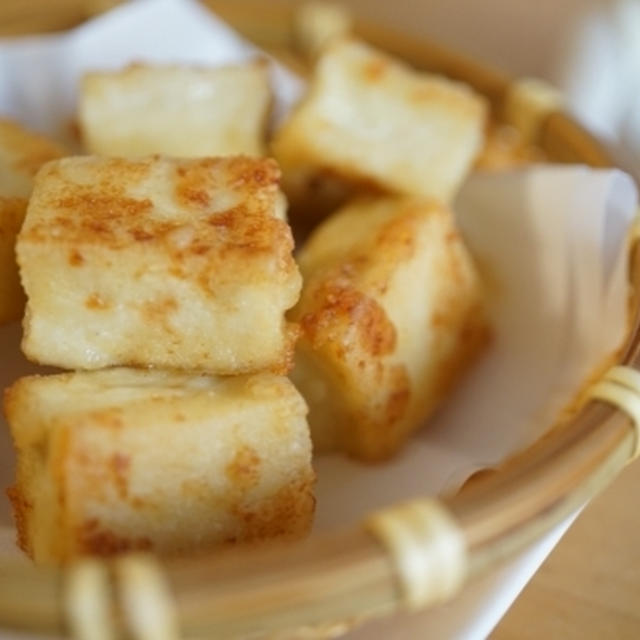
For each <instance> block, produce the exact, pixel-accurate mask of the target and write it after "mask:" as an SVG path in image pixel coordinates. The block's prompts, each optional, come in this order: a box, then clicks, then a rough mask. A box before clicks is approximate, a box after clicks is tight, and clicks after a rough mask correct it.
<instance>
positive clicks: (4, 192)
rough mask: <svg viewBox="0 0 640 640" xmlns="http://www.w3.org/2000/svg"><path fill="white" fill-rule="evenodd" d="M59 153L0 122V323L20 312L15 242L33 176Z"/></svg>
mask: <svg viewBox="0 0 640 640" xmlns="http://www.w3.org/2000/svg"><path fill="white" fill-rule="evenodd" d="M63 154H64V151H63V149H62V148H61V147H60V146H59V145H57V144H55V143H54V142H52V141H50V140H48V139H47V138H45V137H43V136H40V135H38V134H36V133H32V132H30V131H27V130H26V129H23V128H22V127H21V126H20V125H18V124H17V123H15V122H10V121H9V120H3V119H0V324H4V323H5V322H12V321H14V320H18V318H20V316H21V315H22V312H23V310H24V300H25V298H24V293H23V291H22V287H21V286H20V278H19V276H18V268H17V265H16V258H15V243H16V235H17V234H18V231H20V227H21V226H22V221H23V220H24V214H25V210H26V208H27V200H28V198H29V195H30V194H31V188H32V186H33V176H34V175H35V174H36V172H37V171H38V169H39V168H40V166H41V165H42V164H43V163H44V162H47V161H48V160H51V159H53V158H58V157H59V156H61V155H63Z"/></svg>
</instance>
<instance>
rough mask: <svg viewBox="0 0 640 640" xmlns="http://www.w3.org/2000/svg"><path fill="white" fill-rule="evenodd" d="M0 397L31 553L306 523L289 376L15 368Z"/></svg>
mask: <svg viewBox="0 0 640 640" xmlns="http://www.w3.org/2000/svg"><path fill="white" fill-rule="evenodd" d="M5 397H6V401H5V411H6V414H7V421H8V423H9V425H10V428H11V433H12V437H13V439H14V443H15V446H16V450H17V453H18V473H17V479H16V483H15V487H14V488H13V489H12V490H11V491H10V497H11V499H12V503H13V507H14V512H15V517H16V520H17V523H18V531H19V535H20V544H21V546H22V547H23V548H24V549H25V550H26V551H27V552H28V553H29V554H30V555H32V556H33V557H34V559H35V560H36V561H37V562H55V563H60V562H66V561H68V560H70V559H72V558H73V557H75V556H77V555H79V554H99V555H111V554H114V553H119V552H121V551H128V550H139V549H153V550H154V551H156V552H158V553H188V552H193V551H195V550H197V549H203V548H209V547H212V546H215V545H220V544H224V543H228V542H231V541H244V540H261V539H263V538H268V537H273V536H280V535H288V536H289V535H290V536H299V535H301V534H302V533H304V532H306V531H307V530H308V529H309V527H310V524H311V519H312V514H313V507H314V500H313V494H312V488H313V482H314V479H315V478H314V474H313V471H312V469H311V443H310V440H309V434H308V427H307V423H306V420H305V414H306V406H305V404H304V401H303V400H302V398H301V397H300V395H299V394H298V392H297V391H296V390H295V388H294V387H293V385H292V384H291V383H290V382H289V381H288V380H287V379H286V378H283V377H279V376H274V375H273V374H267V373H263V374H256V375H254V376H230V377H224V378H212V377H207V376H195V375H190V374H179V373H175V372H174V373H170V372H166V371H158V370H154V371H141V370H131V369H129V370H128V369H109V370H102V371H96V372H90V373H87V372H75V373H66V374H59V375H54V376H30V377H27V378H22V379H20V380H18V381H16V383H14V385H12V387H11V388H10V389H9V390H7V392H6V394H5Z"/></svg>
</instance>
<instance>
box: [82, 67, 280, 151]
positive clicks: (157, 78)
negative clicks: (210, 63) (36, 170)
mask: <svg viewBox="0 0 640 640" xmlns="http://www.w3.org/2000/svg"><path fill="white" fill-rule="evenodd" d="M270 103H271V94H270V88H269V77H268V69H267V66H266V63H264V62H263V61H257V62H254V63H249V64H246V65H242V66H229V67H220V68H216V69H207V68H194V67H177V66H144V65H133V66H130V67H127V68H126V69H124V70H122V71H115V72H106V71H105V72H94V73H89V74H87V75H86V76H85V78H84V80H83V82H82V88H81V93H80V103H79V121H80V127H81V130H82V135H83V139H84V142H85V145H86V147H87V149H88V150H89V151H90V152H91V153H96V154H100V155H113V156H128V157H131V156H143V155H148V154H152V153H162V154H167V155H174V156H180V157H199V156H216V155H231V154H239V153H245V154H250V155H262V154H263V153H264V137H265V126H266V122H267V116H268V112H269V107H270Z"/></svg>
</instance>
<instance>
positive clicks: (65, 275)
mask: <svg viewBox="0 0 640 640" xmlns="http://www.w3.org/2000/svg"><path fill="white" fill-rule="evenodd" d="M279 177H280V171H279V169H278V167H277V165H276V163H275V162H274V161H273V160H271V159H267V158H262V159H256V158H248V157H244V156H235V157H225V158H200V159H194V160H188V159H187V160H185V159H181V160H177V159H169V158H161V157H157V156H154V157H149V158H142V159H135V160H127V159H119V158H98V157H78V158H67V159H63V160H61V161H58V162H52V163H49V164H47V166H46V167H43V169H42V171H41V172H40V174H39V175H38V178H37V181H36V186H35V190H34V195H33V197H32V198H31V201H30V205H29V210H28V212H27V217H26V220H25V224H24V226H23V228H22V230H21V232H20V235H19V238H18V245H17V253H18V260H19V262H20V265H21V270H22V279H23V283H24V286H25V289H26V291H27V294H28V297H29V305H28V311H29V313H28V315H27V322H26V323H25V338H24V341H23V348H24V351H25V353H26V354H27V356H28V357H29V358H31V359H33V360H36V361H38V362H41V363H46V364H54V365H57V366H61V367H65V368H75V369H78V368H89V369H91V368H99V367H102V366H110V365H128V366H149V365H155V366H163V367H177V368H182V369H186V368H189V369H192V370H202V371H208V372H212V373H221V374H235V373H246V372H250V371H256V370H260V369H269V370H272V371H277V372H286V371H288V370H289V368H290V366H291V361H292V353H293V343H294V341H295V335H296V334H295V328H292V327H288V325H287V324H286V323H285V322H284V312H285V310H286V309H288V308H289V307H291V306H292V305H293V304H294V303H295V301H296V300H297V296H298V292H299V290H300V275H299V273H298V269H297V266H296V263H295V261H294V259H293V255H292V251H293V245H294V243H293V237H292V234H291V229H290V227H289V226H288V224H287V223H286V222H285V221H284V220H282V219H281V218H279V217H277V210H278V202H279V199H280V198H281V194H280V192H279V187H278V181H279ZM48 270H53V271H55V272H56V274H57V276H56V278H55V280H56V283H57V286H58V287H59V288H60V289H61V290H63V291H65V292H66V293H67V294H68V295H64V296H55V295H54V292H53V291H52V290H51V288H50V287H46V286H45V285H44V284H43V283H42V280H41V278H39V274H40V273H42V272H43V271H48ZM117 280H119V281H120V282H126V283H127V286H126V287H123V286H121V285H120V284H118V283H117V282H116V281H117ZM249 304H252V305H253V307H254V308H253V309H251V310H249V309H248V308H247V305H249ZM252 322H259V323H261V324H259V325H258V324H256V325H255V330H252V327H251V326H250V325H251V323H252ZM45 327H46V329H45ZM53 332H56V333H57V334H58V335H59V339H58V340H56V341H55V343H54V344H51V335H52V333H53ZM187 334H189V335H187Z"/></svg>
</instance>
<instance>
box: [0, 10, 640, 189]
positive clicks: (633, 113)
mask: <svg viewBox="0 0 640 640" xmlns="http://www.w3.org/2000/svg"><path fill="white" fill-rule="evenodd" d="M120 1H122V0H120ZM129 1H131V2H135V1H136V0H129ZM145 1H152V2H153V0H145ZM176 1H180V0H176ZM278 1H279V2H281V1H283V0H278ZM284 1H286V0H284ZM289 1H290V2H293V3H295V0H289ZM242 3H243V0H235V2H234V4H235V5H236V6H239V5H241V4H242ZM343 3H344V4H346V5H347V6H349V7H350V8H352V9H353V11H354V13H355V14H356V15H360V16H363V17H365V18H366V19H367V20H369V21H373V22H378V23H381V24H386V25H388V26H391V27H393V28H396V29H399V30H404V31H406V32H408V33H411V34H414V35H418V36H424V37H426V38H428V39H430V40H432V41H435V42H438V43H442V44H444V45H446V46H448V47H453V48H455V49H457V50H459V51H460V52H463V53H465V54H468V55H470V56H472V57H474V58H476V59H477V60H479V61H483V62H488V63H490V64H491V65H493V66H495V67H497V68H499V69H502V70H505V71H507V72H509V73H512V74H514V75H519V76H523V75H525V76H535V77H539V78H543V79H546V80H547V81H549V82H551V83H552V84H553V85H554V86H556V87H558V88H560V89H561V90H562V91H563V92H564V94H565V96H566V98H567V101H568V104H569V108H570V110H571V111H572V112H573V113H574V114H575V115H577V116H578V117H579V119H580V120H582V122H583V123H585V124H586V125H587V126H588V127H589V128H590V129H591V130H592V131H594V132H596V133H597V134H598V135H599V136H600V137H601V138H603V139H604V140H606V141H608V142H609V143H610V144H611V145H612V147H613V148H614V149H615V150H616V151H617V153H618V156H619V159H620V162H621V163H622V164H623V165H624V166H625V168H627V169H628V170H630V171H632V172H633V173H634V174H635V176H636V178H637V179H640V0H535V1H534V2H532V1H531V0H482V2H479V1H478V0H394V1H393V2H389V1H388V0H344V2H343ZM116 4H119V2H118V0H0V33H1V34H2V35H11V34H14V35H15V34H23V33H26V32H29V31H30V32H33V31H38V30H40V31H44V30H52V29H64V28H66V27H69V26H71V25H72V24H76V23H78V22H80V21H81V20H82V19H84V18H86V17H87V16H90V15H93V14H95V13H99V12H101V11H104V10H106V9H108V8H110V7H112V6H114V5H116ZM204 4H207V5H209V6H212V7H213V8H214V9H215V7H216V4H220V3H217V2H216V0H204ZM226 4H227V5H228V4H229V3H228V2H227V3H226Z"/></svg>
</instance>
